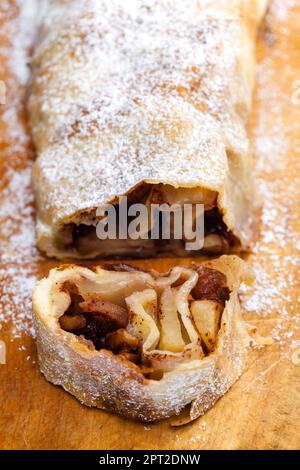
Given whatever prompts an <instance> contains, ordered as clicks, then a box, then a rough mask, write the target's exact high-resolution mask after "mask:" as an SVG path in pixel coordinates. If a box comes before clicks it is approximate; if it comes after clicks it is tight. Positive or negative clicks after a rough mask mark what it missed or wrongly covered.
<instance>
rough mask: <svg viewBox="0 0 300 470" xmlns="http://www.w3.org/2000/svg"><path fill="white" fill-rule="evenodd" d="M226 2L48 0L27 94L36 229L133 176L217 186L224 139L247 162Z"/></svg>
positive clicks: (100, 199)
mask: <svg viewBox="0 0 300 470" xmlns="http://www.w3.org/2000/svg"><path fill="white" fill-rule="evenodd" d="M226 5H227V1H223V0H222V1H220V2H219V6H220V8H219V9H216V8H211V9H210V8H209V6H208V5H205V8H201V4H200V3H199V2H197V1H195V0H193V1H191V2H189V8H187V7H186V4H185V2H182V1H174V0H165V1H163V2H160V1H153V0H151V1H149V0H131V1H130V2H122V1H120V0H113V1H111V2H107V1H102V0H97V1H96V0H84V1H81V0H80V1H77V0H73V1H72V2H70V3H68V5H67V7H66V5H65V4H64V2H59V1H54V2H53V7H52V8H51V11H50V12H49V14H48V15H47V20H46V24H45V26H44V33H43V34H42V38H43V39H41V41H40V45H39V47H38V48H37V50H36V53H35V58H34V60H33V64H34V69H33V70H34V73H33V86H32V93H31V97H30V99H29V109H30V116H31V120H32V124H33V125H32V129H33V136H34V140H35V142H36V145H37V150H38V154H39V157H38V162H37V170H36V173H37V175H38V177H37V178H38V180H37V181H38V184H37V190H38V195H39V201H40V203H39V209H40V213H41V218H43V217H42V216H43V214H44V213H45V212H47V214H48V219H50V217H51V220H50V221H49V227H47V229H46V230H45V232H46V231H47V233H49V232H50V230H51V231H52V233H53V232H55V230H56V227H57V225H62V224H63V223H64V222H65V220H66V219H67V220H68V221H69V220H72V221H73V220H74V219H73V217H74V215H75V214H76V213H78V211H80V210H82V211H84V210H86V209H91V208H97V207H98V206H99V205H100V204H103V203H105V202H107V201H108V200H111V199H113V198H114V196H115V195H116V194H117V195H121V194H124V193H126V192H127V191H129V190H130V189H132V188H133V187H134V186H135V185H137V184H138V183H140V182H141V181H143V180H147V181H149V180H151V181H161V182H172V183H173V184H174V185H180V184H181V185H188V184H192V185H196V184H198V185H201V184H202V185H203V186H209V187H212V188H217V189H218V188H222V187H223V186H224V179H225V178H226V175H227V173H226V169H227V159H226V152H225V149H227V150H228V151H229V152H233V153H234V154H237V155H241V154H243V155H244V156H245V158H241V159H240V161H241V162H246V154H247V150H248V140H247V135H246V132H245V127H244V125H245V118H246V116H247V114H248V112H249V109H250V96H251V82H252V81H251V74H249V75H248V74H246V73H243V71H244V69H246V67H245V68H244V67H239V72H238V73H236V69H237V67H238V64H239V61H240V60H241V57H242V54H241V48H240V45H241V40H242V38H243V40H244V41H245V42H246V43H247V44H246V47H247V45H248V42H247V38H246V37H245V36H243V30H242V28H241V21H240V18H239V14H240V12H239V9H238V8H237V7H236V6H235V7H233V8H232V9H230V14H228V8H227V7H226ZM65 8H67V9H68V15H65V14H64V12H65ZM249 41H250V40H249ZM250 59H251V56H250ZM61 155H63V156H64V158H63V159H62V158H61ZM241 166H242V163H241ZM191 168H192V171H190V169H191ZM241 174H244V173H243V171H241ZM66 178H68V191H65V184H64V181H65V179H66ZM79 182H80V183H79ZM228 184H230V183H228ZM241 186H242V184H241ZM41 227H42V228H43V229H44V225H42V224H41ZM245 231H246V230H245ZM55 235H58V233H57V232H55ZM59 235H62V234H61V233H59ZM49 251H50V250H49ZM53 251H54V249H53Z"/></svg>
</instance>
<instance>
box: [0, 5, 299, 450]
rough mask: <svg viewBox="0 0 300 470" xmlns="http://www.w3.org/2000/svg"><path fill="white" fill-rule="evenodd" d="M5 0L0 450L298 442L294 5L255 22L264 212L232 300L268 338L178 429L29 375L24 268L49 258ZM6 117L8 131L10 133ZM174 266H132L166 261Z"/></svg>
mask: <svg viewBox="0 0 300 470" xmlns="http://www.w3.org/2000/svg"><path fill="white" fill-rule="evenodd" d="M1 3H2V2H1ZM4 3H5V4H6V5H9V8H8V9H6V11H4V10H5V9H3V7H2V6H0V46H1V47H0V64H1V70H0V74H1V75H0V80H2V81H4V82H5V84H6V87H7V97H6V99H7V102H6V105H0V177H1V181H0V244H1V245H0V255H1V258H0V259H1V261H0V283H1V286H0V296H2V297H0V325H1V328H0V340H2V341H5V343H6V346H7V358H6V364H5V365H0V448H1V449H295V448H299V446H300V365H296V362H297V361H296V360H295V359H296V358H297V357H298V356H299V355H300V353H299V349H300V342H299V343H297V342H296V341H297V340H299V327H300V320H299V318H300V317H299V281H298V278H299V263H298V261H299V248H300V247H299V245H300V243H299V232H300V231H299V208H300V190H299V187H300V184H299V175H300V173H299V172H300V161H299V152H300V93H297V86H298V85H299V88H300V82H299V83H298V85H297V82H296V80H300V35H299V30H300V2H299V1H295V2H286V1H285V0H282V2H281V4H282V8H281V7H280V5H279V2H278V1H276V0H275V2H274V5H273V7H272V8H271V11H270V13H269V15H268V18H267V20H266V22H265V24H264V25H263V27H262V29H261V32H260V35H259V38H258V48H257V49H258V71H257V73H258V80H257V89H256V92H255V100H254V101H255V102H254V111H253V115H252V118H251V123H250V126H249V127H250V129H249V132H250V134H251V136H252V140H253V147H254V153H255V158H256V164H257V165H256V166H257V182H258V183H257V184H258V189H260V191H261V194H262V200H263V202H264V210H263V217H262V228H261V235H260V240H259V242H258V244H257V246H256V247H255V251H254V253H253V254H252V255H250V256H249V257H248V262H249V264H251V265H252V266H253V267H254V270H255V272H256V273H257V276H258V277H257V279H258V280H257V284H256V286H254V290H253V291H252V292H245V293H244V294H243V302H244V308H245V318H246V320H247V321H249V322H251V323H253V324H255V325H256V326H257V328H258V330H259V332H260V333H261V334H262V335H268V336H270V335H272V336H273V338H274V342H273V344H271V345H269V346H265V347H261V348H258V349H255V350H253V351H252V352H251V354H250V357H249V364H248V367H247V370H246V371H245V373H244V374H243V376H242V378H241V379H240V380H239V381H238V383H236V384H235V385H234V386H233V387H232V389H231V390H230V391H229V392H228V393H227V394H226V395H225V396H224V397H223V398H222V399H220V400H219V401H218V403H217V404H216V405H215V406H214V407H213V409H211V410H210V411H209V412H208V413H207V414H206V415H205V416H203V417H202V418H201V419H198V420H197V421H196V422H194V423H192V424H190V425H187V426H184V427H181V428H171V427H170V425H169V423H168V422H167V421H165V422H161V423H158V424H152V425H147V426H145V425H143V424H140V423H135V422H130V421H127V420H123V419H121V418H118V417H116V416H114V415H112V414H109V413H106V412H102V411H99V410H95V409H89V408H86V407H84V406H82V405H80V403H78V402H77V401H76V399H75V398H73V397H72V396H70V395H68V394H67V393H66V392H64V391H63V390H62V389H61V388H59V387H55V386H53V385H51V384H49V383H47V382H46V380H45V379H44V378H43V376H42V375H41V374H40V372H39V369H38V365H37V363H36V349H35V342H34V339H33V338H32V337H31V336H30V335H29V334H27V333H26V328H27V331H28V329H29V327H30V305H29V307H28V299H27V300H24V298H23V287H24V286H22V283H24V285H26V286H28V285H29V287H28V289H30V288H31V287H30V286H31V283H33V281H34V279H35V277H38V278H40V277H42V276H44V275H46V274H47V272H48V270H49V268H50V267H51V266H56V265H57V264H58V263H57V262H55V261H52V260H45V259H44V258H42V257H41V256H40V255H39V254H38V253H37V252H36V249H35V246H34V237H32V235H31V230H32V227H33V221H34V209H32V207H33V206H32V204H33V203H32V194H31V190H30V186H29V187H28V188H27V189H26V188H25V189H26V191H24V188H23V189H22V190H21V188H22V184H25V183H24V179H22V178H25V176H26V175H27V176H26V177H28V172H30V162H31V161H32V159H33V158H34V154H33V151H32V148H31V144H30V140H29V138H27V139H26V138H24V135H25V136H26V135H27V136H28V135H29V134H28V131H27V130H26V115H25V109H24V101H25V89H24V86H23V84H21V85H18V81H17V79H16V77H14V76H13V75H14V74H13V71H12V67H11V59H12V54H13V48H14V47H18V46H17V45H16V44H15V43H14V41H13V39H11V38H8V37H7V34H8V33H7V28H5V24H7V23H12V22H13V21H14V20H15V18H16V17H17V15H18V14H19V11H18V8H17V7H16V5H15V3H16V2H14V1H13V0H10V1H8V2H4ZM287 3H291V5H290V6H289V8H288V6H287ZM12 36H13V34H12ZM10 85H11V88H10ZM14 125H15V126H18V129H19V133H18V134H16V133H14V132H12V130H13V129H14V127H13V126H14ZM20 127H21V130H20ZM20 135H21V136H23V138H22V139H21V141H19V140H18V139H20ZM12 178H14V188H13V189H14V191H15V192H13V190H12V186H11V184H12V183H11V182H12ZM18 178H19V179H18ZM22 181H23V183H22ZM18 184H20V191H18ZM26 184H27V183H26ZM27 232H28V233H27ZM18 237H19V238H18ZM18 240H19V241H20V243H19V245H18ZM297 257H298V258H297ZM297 260H298V261H297ZM175 263H177V261H176V260H163V261H160V260H156V261H144V262H139V263H137V264H140V265H151V266H154V267H156V268H158V269H160V270H165V269H166V268H168V267H169V266H171V265H174V264H175ZM180 263H181V264H184V263H186V260H181V261H180ZM15 278H17V280H18V282H16V279H15ZM18 290H20V292H18ZM28 308H29V313H28ZM22 322H24V325H23V326H24V328H23V326H22ZM26 325H28V327H27V326H26ZM297 335H298V336H297ZM18 336H19V337H18ZM297 344H298V345H299V349H297ZM297 354H298V356H297Z"/></svg>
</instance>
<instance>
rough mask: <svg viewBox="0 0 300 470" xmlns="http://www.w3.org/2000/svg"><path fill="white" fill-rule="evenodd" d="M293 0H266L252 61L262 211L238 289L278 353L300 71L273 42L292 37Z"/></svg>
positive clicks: (287, 285) (298, 330)
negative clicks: (256, 59) (261, 41)
mask: <svg viewBox="0 0 300 470" xmlns="http://www.w3.org/2000/svg"><path fill="white" fill-rule="evenodd" d="M295 5H297V2H296V1H289V2H282V1H277V0H276V1H274V2H273V3H272V4H271V8H270V11H269V14H268V18H267V25H268V32H267V35H266V37H265V40H266V47H267V53H266V54H265V58H264V60H263V61H262V62H261V63H260V64H259V65H258V92H257V99H258V110H259V113H258V118H257V125H256V127H255V129H254V131H253V132H254V139H253V140H254V150H255V154H256V161H257V173H258V178H259V180H258V181H259V183H260V191H261V194H262V198H263V211H262V221H261V222H262V226H261V236H260V240H259V242H258V243H257V245H256V247H255V253H254V256H253V257H252V264H253V267H254V271H255V274H256V283H255V286H254V289H251V290H250V292H248V293H247V295H244V308H245V309H246V311H247V312H248V315H247V317H249V319H251V320H252V322H254V323H256V324H257V325H258V328H259V329H260V328H261V330H262V331H263V332H264V334H266V335H269V334H271V335H272V337H273V338H274V340H276V342H277V343H278V344H279V346H280V349H281V351H282V357H290V356H291V354H292V351H293V350H294V348H296V346H295V345H296V342H295V341H296V338H299V335H300V296H299V280H298V278H299V266H300V244H299V231H300V227H299V214H298V211H299V204H300V193H299V188H300V177H299V174H300V159H299V154H300V105H297V104H293V102H292V93H293V87H292V83H293V81H294V80H295V79H296V78H297V76H298V77H300V66H298V70H296V69H295V67H296V66H297V64H296V63H293V64H292V65H293V67H292V66H291V63H290V57H289V55H288V54H286V53H284V52H282V53H280V54H279V53H278V50H279V49H278V48H277V47H276V44H277V43H278V42H279V41H281V43H282V45H283V46H284V45H285V44H287V43H289V42H290V41H291V40H292V32H291V31H290V30H288V29H287V28H286V27H285V25H286V23H287V21H288V20H290V19H291V15H292V14H293V7H294V6H295ZM298 5H299V3H298ZM270 34H271V35H272V41H270ZM282 48H283V49H284V47H282ZM291 49H292V43H291ZM279 64H280V65H279ZM299 65H300V64H299ZM297 72H298V75H297ZM253 314H255V316H253ZM262 319H263V321H261V320H262ZM289 351H290V352H289Z"/></svg>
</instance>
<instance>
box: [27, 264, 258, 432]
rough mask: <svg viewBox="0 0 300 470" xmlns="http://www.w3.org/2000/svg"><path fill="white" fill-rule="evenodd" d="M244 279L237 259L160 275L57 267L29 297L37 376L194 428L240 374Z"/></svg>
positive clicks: (245, 342) (106, 405) (88, 401)
mask: <svg viewBox="0 0 300 470" xmlns="http://www.w3.org/2000/svg"><path fill="white" fill-rule="evenodd" d="M241 281H243V282H251V275H250V274H249V272H248V271H247V268H246V264H245V263H244V262H243V261H242V260H241V259H239V258H238V257H235V256H222V257H220V258H219V259H217V260H212V261H208V262H205V263H202V264H194V265H192V266H191V267H188V268H185V267H179V266H177V267H174V268H172V269H171V270H170V271H169V272H168V273H164V274H161V273H158V272H156V271H154V270H152V271H143V270H139V269H137V268H134V267H132V266H129V265H125V264H115V265H110V266H107V267H106V268H105V269H103V268H101V267H97V268H93V269H88V268H85V267H81V266H74V265H67V266H63V267H61V268H58V269H53V270H52V271H50V274H49V276H48V277H47V278H45V279H43V280H42V281H40V283H39V284H38V286H37V287H36V289H35V292H34V296H33V308H34V320H35V327H36V335H37V346H38V357H39V364H40V368H41V371H42V372H43V374H44V375H45V377H46V378H47V380H49V381H50V382H52V383H54V384H56V385H61V386H62V387H63V388H64V389H65V390H67V391H68V392H70V393H71V394H72V395H74V396H75V397H76V398H77V399H78V400H80V401H81V402H82V403H84V404H85V405H88V406H93V407H97V408H101V409H104V410H110V411H113V412H115V413H117V414H119V415H122V416H125V417H127V418H133V419H137V420H141V421H146V422H147V421H149V422H150V421H155V420H160V419H162V418H167V417H171V416H174V415H179V418H177V420H176V421H175V424H183V423H186V422H189V421H191V420H193V419H195V418H197V417H198V416H201V415H202V414H204V413H205V412H206V411H207V410H208V409H209V408H210V407H211V406H213V405H214V403H215V402H216V401H217V400H218V399H219V398H220V397H221V396H222V395H223V394H224V393H225V392H226V391H227V390H228V389H229V388H230V387H231V385H232V384H233V383H234V382H235V381H236V380H237V379H238V377H239V376H240V375H241V373H242V371H243V368H244V365H245V358H246V353H247V348H248V346H249V335H248V333H247V330H246V328H245V325H244V324H243V321H242V319H241V313H240V304H239V299H238V288H239V284H240V282H241ZM183 415H184V416H183ZM180 416H183V417H182V418H180Z"/></svg>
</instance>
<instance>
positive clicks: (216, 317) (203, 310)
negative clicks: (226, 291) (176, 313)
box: [191, 300, 223, 351]
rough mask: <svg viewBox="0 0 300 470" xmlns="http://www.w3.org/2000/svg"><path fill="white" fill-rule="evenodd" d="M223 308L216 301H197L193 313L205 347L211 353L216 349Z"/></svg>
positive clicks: (193, 306) (194, 303)
mask: <svg viewBox="0 0 300 470" xmlns="http://www.w3.org/2000/svg"><path fill="white" fill-rule="evenodd" d="M222 311H223V306H222V305H221V304H219V303H218V302H215V301H214V300H195V301H194V302H192V304H191V313H192V316H193V319H194V322H195V325H196V328H197V330H198V331H199V333H200V336H201V338H202V340H203V341H204V344H205V346H206V347H207V349H208V350H209V351H212V350H213V349H214V347H215V343H216V339H217V335H218V331H219V324H220V318H221V314H222Z"/></svg>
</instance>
